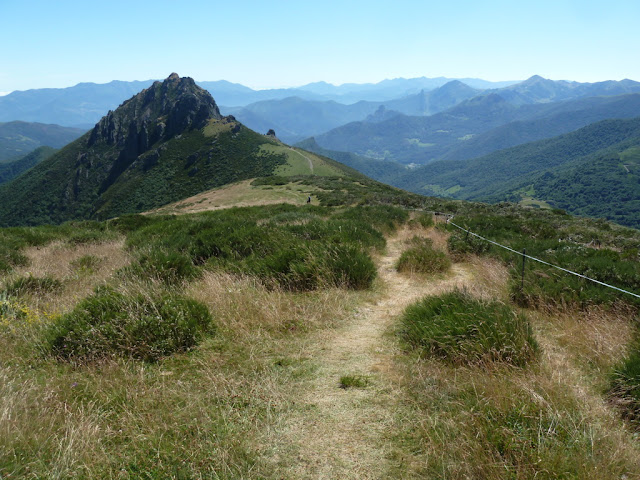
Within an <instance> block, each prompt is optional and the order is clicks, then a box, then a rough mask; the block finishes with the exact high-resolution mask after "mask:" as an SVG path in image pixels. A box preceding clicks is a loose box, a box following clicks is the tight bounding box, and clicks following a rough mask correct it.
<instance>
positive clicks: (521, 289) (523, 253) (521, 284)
mask: <svg viewBox="0 0 640 480" xmlns="http://www.w3.org/2000/svg"><path fill="white" fill-rule="evenodd" d="M526 255H527V249H526V248H523V249H522V282H521V283H520V291H521V292H523V291H524V262H525V260H526V259H527V257H526Z"/></svg>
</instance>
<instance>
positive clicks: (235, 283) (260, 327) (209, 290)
mask: <svg viewBox="0 0 640 480" xmlns="http://www.w3.org/2000/svg"><path fill="white" fill-rule="evenodd" d="M187 294H188V295H190V296H191V297H193V298H195V299H196V300H200V301H201V302H203V303H205V304H206V305H207V306H209V308H210V310H211V312H212V313H213V315H214V317H215V318H216V321H217V322H218V324H219V325H220V326H222V327H223V328H224V327H226V328H227V329H228V330H229V331H230V332H233V334H234V335H237V336H240V337H252V336H256V335H264V334H267V335H272V334H280V333H283V332H296V331H309V330H313V329H317V328H327V327H331V326H334V325H335V324H336V323H337V322H339V321H340V319H341V318H343V317H344V315H345V314H346V313H347V312H349V311H351V310H352V308H353V305H354V300H355V299H356V298H357V297H358V295H359V294H358V293H354V292H347V291H345V290H341V289H338V288H330V289H324V290H317V291H313V292H307V293H291V292H286V291H284V290H282V289H278V288H274V287H273V286H270V287H269V288H266V287H265V286H264V285H263V284H261V283H260V281H259V280H257V279H256V278H255V277H248V276H234V275H230V274H225V273H218V272H207V273H205V274H204V276H203V278H202V279H201V280H199V281H197V282H194V283H192V284H191V285H190V286H189V288H188V289H187ZM365 295H366V293H365Z"/></svg>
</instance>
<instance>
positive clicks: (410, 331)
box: [401, 290, 538, 366]
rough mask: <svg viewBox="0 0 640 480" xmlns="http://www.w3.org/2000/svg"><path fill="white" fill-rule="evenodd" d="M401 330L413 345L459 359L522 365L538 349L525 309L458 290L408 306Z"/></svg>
mask: <svg viewBox="0 0 640 480" xmlns="http://www.w3.org/2000/svg"><path fill="white" fill-rule="evenodd" d="M401 335H402V336H403V338H404V339H405V340H406V341H407V342H408V343H409V344H410V345H412V346H413V347H415V348H418V349H420V350H423V351H425V352H427V353H429V354H431V355H435V356H438V357H442V358H444V359H447V360H449V361H451V362H453V363H457V364H462V363H466V364H474V363H480V362H486V361H500V362H505V363H509V364H512V365H515V366H524V365H525V364H526V363H527V362H528V361H529V360H531V359H532V358H533V357H534V356H535V354H536V351H537V348H538V347H537V343H536V341H535V339H534V337H533V332H532V330H531V326H530V325H529V321H528V320H527V318H526V317H525V316H524V315H523V314H517V313H515V312H514V311H513V310H512V309H511V308H509V307H508V306H507V305H504V304H502V303H498V302H483V301H480V300H477V299H474V298H472V297H471V296H470V295H469V294H467V293H466V292H463V291H457V290H456V291H453V292H450V293H446V294H443V295H440V296H435V297H426V298H424V299H423V300H421V301H419V302H417V303H415V304H413V305H410V306H409V307H408V308H407V309H406V310H405V312H404V314H403V317H402V330H401Z"/></svg>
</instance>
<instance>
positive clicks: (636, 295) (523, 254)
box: [447, 215, 640, 298]
mask: <svg viewBox="0 0 640 480" xmlns="http://www.w3.org/2000/svg"><path fill="white" fill-rule="evenodd" d="M452 218H453V215H450V216H449V219H448V221H447V223H448V224H449V225H453V226H454V227H456V228H459V229H460V230H462V231H463V232H467V233H468V234H469V235H473V236H474V237H477V238H480V239H482V240H484V241H485V242H489V243H491V244H493V245H496V246H497V247H500V248H504V249H505V250H509V251H510V252H513V253H515V254H516V255H522V256H523V257H526V258H528V259H530V260H533V261H535V262H539V263H542V264H544V265H547V266H549V267H553V268H556V269H558V270H562V271H563V272H566V273H570V274H571V275H575V276H576V277H580V278H584V279H585V280H589V281H591V282H594V283H597V284H598V285H602V286H604V287H608V288H613V289H614V290H618V291H619V292H622V293H627V294H629V295H632V296H634V297H636V298H640V295H638V294H637V293H633V292H630V291H628V290H625V289H623V288H618V287H616V286H614V285H609V284H608V283H604V282H601V281H600V280H596V279H595V278H591V277H587V276H586V275H582V274H581V273H578V272H573V271H571V270H567V269H566V268H562V267H559V266H558V265H554V264H553V263H549V262H545V261H544V260H540V259H539V258H536V257H532V256H531V255H527V254H525V253H522V252H518V251H517V250H514V249H513V248H510V247H507V246H506V245H502V244H500V243H498V242H494V241H493V240H489V239H488V238H485V237H483V236H482V235H478V234H477V233H474V232H472V231H471V230H467V229H466V228H463V227H461V226H460V225H456V224H455V223H453V222H452V221H451V219H452Z"/></svg>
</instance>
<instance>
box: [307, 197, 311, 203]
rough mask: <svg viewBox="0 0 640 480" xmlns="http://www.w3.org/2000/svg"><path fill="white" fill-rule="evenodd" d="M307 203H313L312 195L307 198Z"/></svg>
mask: <svg viewBox="0 0 640 480" xmlns="http://www.w3.org/2000/svg"><path fill="white" fill-rule="evenodd" d="M307 203H311V195H309V196H308V197H307Z"/></svg>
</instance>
